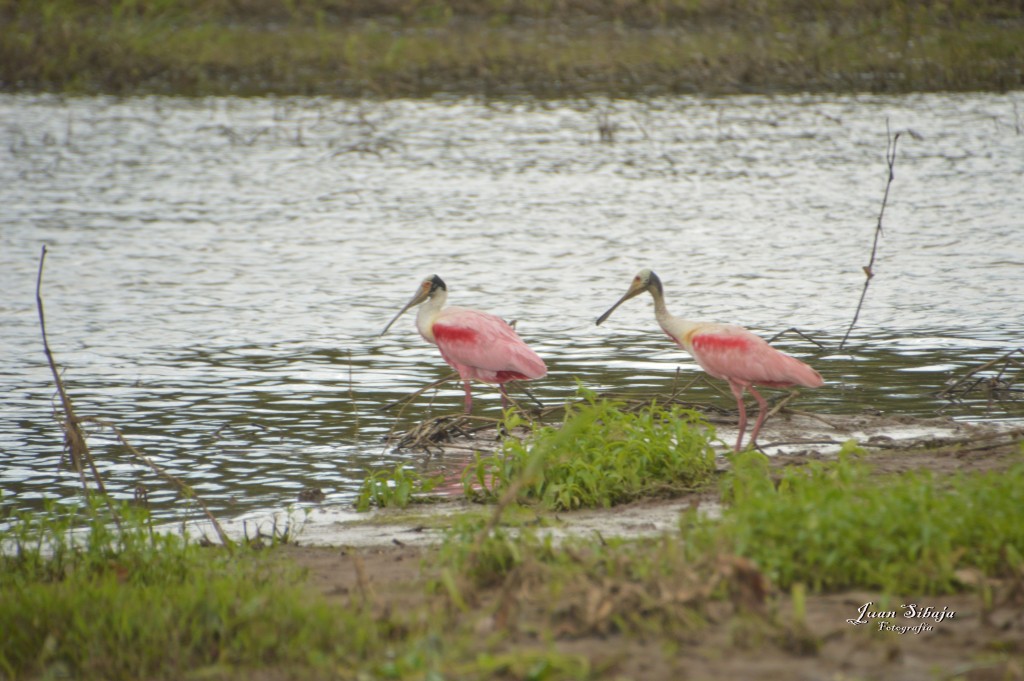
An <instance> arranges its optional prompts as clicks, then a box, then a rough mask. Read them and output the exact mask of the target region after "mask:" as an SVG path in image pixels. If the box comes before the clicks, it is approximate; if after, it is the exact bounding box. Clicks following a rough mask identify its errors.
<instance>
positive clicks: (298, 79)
mask: <svg viewBox="0 0 1024 681" xmlns="http://www.w3.org/2000/svg"><path fill="white" fill-rule="evenodd" d="M1022 86H1024V8H1022V5H1021V2H1020V1H1019V0H989V1H985V0H982V1H979V2H972V3H959V2H927V1H926V2H909V1H908V0H875V1H864V2H844V3H828V2H799V1H797V0H765V1H764V2H759V3H745V2H739V1H738V0H705V1H701V0H661V1H660V2H659V1H654V2H648V1H641V0H632V1H630V0H626V1H624V2H616V3H604V2H596V1H595V0H535V1H530V0H491V1H490V2H486V3H480V2H472V1H470V0H435V1H425V0H376V1H369V0H304V1H303V0H297V1H295V2H288V3H280V2H272V1H271V0H161V1H159V2H146V3H139V2H134V1H131V0H94V1H92V2H87V3H82V2H73V1H72V0H38V1H32V2H30V1H28V0H0V90H3V91H7V92H12V91H52V92H62V93H72V94H99V93H107V94H148V93H158V94H176V95H262V94H280V95H291V94H305V95H317V94H323V95H346V96H347V95H357V96H362V95H369V96H379V97H390V96H430V95H433V94H437V93H451V94H472V95H493V96H502V95H521V94H526V95H533V96H539V97H579V96H589V95H597V94H605V95H614V96H647V95H658V94H673V93H708V94H724V93H738V92H791V91H808V92H853V91H872V92H909V91H928V90H932V91H934V90H965V91H966V90H996V91H1001V90H1012V89H1017V88H1020V87H1022Z"/></svg>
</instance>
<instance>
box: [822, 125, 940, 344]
mask: <svg viewBox="0 0 1024 681" xmlns="http://www.w3.org/2000/svg"><path fill="white" fill-rule="evenodd" d="M904 132H905V133H907V134H908V135H910V136H911V137H913V138H914V139H917V140H919V139H922V137H921V135H919V134H918V133H916V132H914V131H913V130H901V131H899V132H897V133H896V134H895V135H892V134H891V133H890V132H889V121H888V120H887V121H886V122H885V133H886V139H887V140H888V142H887V146H886V149H885V160H886V164H887V165H888V167H889V179H888V180H887V181H886V183H885V194H884V195H883V196H882V208H881V209H880V210H879V211H878V222H877V224H876V225H875V238H874V240H873V242H872V244H871V258H870V259H869V260H868V264H867V265H865V266H864V288H863V290H861V292H860V301H859V302H858V303H857V310H856V311H855V312H854V313H853V320H852V321H851V322H850V326H849V328H848V329H846V335H844V336H843V340H841V341H840V342H839V348H840V349H842V347H843V346H844V345H846V340H847V339H848V338H849V337H850V332H851V331H853V327H854V326H856V325H857V319H858V318H859V317H860V309H861V307H863V306H864V298H865V297H866V296H867V294H868V285H870V284H871V279H872V278H874V276H875V270H874V267H875V256H876V255H877V254H878V239H879V237H881V236H882V218H883V216H884V215H885V207H886V206H887V205H888V203H889V189H890V188H891V187H892V181H893V180H894V179H896V174H895V172H894V168H895V167H896V145H897V143H898V142H899V141H900V135H902V134H903V133H904Z"/></svg>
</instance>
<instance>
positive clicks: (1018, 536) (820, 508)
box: [684, 446, 1024, 594]
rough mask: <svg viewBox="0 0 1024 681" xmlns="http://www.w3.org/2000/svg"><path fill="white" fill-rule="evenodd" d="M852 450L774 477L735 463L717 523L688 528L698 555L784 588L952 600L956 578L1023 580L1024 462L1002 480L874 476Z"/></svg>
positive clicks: (754, 461)
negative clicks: (737, 559)
mask: <svg viewBox="0 0 1024 681" xmlns="http://www.w3.org/2000/svg"><path fill="white" fill-rule="evenodd" d="M868 461H869V460H867V459H864V458H862V457H861V456H859V455H858V454H857V450H856V448H855V447H852V446H849V447H847V448H846V449H845V450H844V452H843V454H842V455H841V456H840V458H839V460H838V461H834V462H828V463H822V462H811V463H809V464H807V465H806V466H802V467H793V468H789V469H786V470H784V471H781V472H779V473H777V474H776V475H778V477H777V478H776V477H774V476H773V473H772V472H771V471H769V468H768V465H767V461H766V460H765V458H764V457H763V456H762V455H760V454H756V453H753V452H745V453H742V454H740V455H737V456H735V457H734V458H733V466H734V468H733V471H732V472H731V474H730V475H729V476H728V478H727V479H726V481H725V483H724V490H723V491H724V496H725V498H726V499H727V500H728V502H729V505H728V506H727V508H726V510H725V512H724V515H723V517H722V518H721V520H715V521H699V520H697V519H696V518H695V517H693V516H692V515H691V516H690V517H689V518H688V519H687V521H686V523H684V525H685V526H686V527H688V528H689V529H687V531H686V532H685V537H686V541H687V542H689V544H690V545H691V547H692V551H693V555H695V556H696V555H703V554H705V553H707V552H728V553H736V554H739V555H742V556H746V557H748V558H750V559H751V560H753V561H754V562H755V563H756V564H757V565H758V566H759V567H760V569H761V570H763V571H764V572H765V574H766V575H767V576H768V577H769V578H770V579H771V580H772V582H774V583H775V584H777V585H779V586H780V587H782V588H788V587H790V586H792V585H795V584H799V583H803V584H807V585H810V586H811V588H813V589H814V590H816V591H822V590H828V591H833V590H839V589H844V588H860V589H881V590H883V591H886V592H889V593H896V594H924V593H929V594H933V593H945V592H952V591H956V590H960V589H963V588H964V584H962V583H961V581H960V580H959V579H958V576H957V571H958V570H963V569H975V570H979V571H981V573H982V574H985V575H987V576H993V577H1005V576H1011V575H1018V576H1019V575H1021V574H1022V571H1024V557H1022V556H1024V523H1021V522H1020V509H1021V508H1024V460H1022V461H1021V462H1020V463H1017V464H1015V465H1014V466H1013V467H1012V468H1010V469H1009V470H1008V471H1005V472H998V473H962V474H956V475H937V474H935V473H932V472H930V471H918V472H909V473H904V474H901V475H887V476H878V475H874V474H872V471H871V467H870V464H869V462H868Z"/></svg>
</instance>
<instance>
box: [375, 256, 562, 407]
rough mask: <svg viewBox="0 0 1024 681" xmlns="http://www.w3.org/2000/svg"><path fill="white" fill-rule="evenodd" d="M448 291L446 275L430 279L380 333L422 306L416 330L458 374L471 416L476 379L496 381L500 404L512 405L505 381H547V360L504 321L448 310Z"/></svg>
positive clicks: (417, 318)
mask: <svg viewBox="0 0 1024 681" xmlns="http://www.w3.org/2000/svg"><path fill="white" fill-rule="evenodd" d="M447 299H448V287H447V286H445V284H444V282H443V281H441V277H439V276H437V275H434V276H432V277H427V278H426V279H424V280H423V283H422V284H420V285H419V287H418V288H417V289H416V293H415V295H413V297H412V300H410V301H409V302H408V303H407V304H406V306H405V307H403V308H402V309H401V310H400V311H399V312H398V314H396V315H395V318H394V319H392V320H391V321H390V322H388V325H387V326H385V327H384V330H383V331H381V332H380V335H382V336H383V335H384V334H385V333H387V330H388V329H390V328H391V325H392V324H394V323H395V321H396V320H397V319H398V318H399V317H401V316H402V314H403V313H404V312H405V311H406V310H408V309H409V308H410V307H415V306H416V305H419V304H420V303H423V306H422V307H421V308H420V309H419V311H418V312H417V313H416V328H417V329H418V330H419V332H420V335H421V336H423V337H424V338H425V339H426V340H428V341H430V342H431V343H433V344H434V345H436V346H437V348H438V350H440V351H441V357H442V358H443V359H444V361H446V362H448V364H450V365H451V367H452V368H453V369H455V370H456V371H457V372H459V376H460V377H461V378H462V381H463V383H464V385H465V389H466V413H467V414H468V413H470V412H471V411H472V408H473V396H472V393H471V391H470V387H469V382H470V381H471V380H474V379H475V380H477V381H483V382H484V383H497V384H498V389H499V390H500V391H501V406H502V408H507V407H508V396H507V395H506V394H505V385H504V384H505V383H507V382H508V381H529V380H532V379H535V378H544V376H546V375H547V373H548V368H547V366H545V365H544V360H542V359H541V358H540V357H538V356H537V353H536V352H534V351H533V350H531V349H530V348H529V347H528V346H527V345H526V343H524V342H523V340H522V339H521V338H520V337H519V336H518V334H516V332H515V330H514V329H513V328H512V327H511V326H509V325H508V324H507V323H506V322H505V320H504V319H502V318H501V317H497V316H495V315H492V314H488V313H486V312H480V311H479V310H470V309H468V308H465V307H444V303H445V300H447Z"/></svg>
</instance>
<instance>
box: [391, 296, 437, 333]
mask: <svg viewBox="0 0 1024 681" xmlns="http://www.w3.org/2000/svg"><path fill="white" fill-rule="evenodd" d="M429 295H430V289H429V288H427V287H424V286H421V287H420V288H418V289H416V295H414V296H413V297H412V300H410V301H409V302H408V303H406V304H405V307H403V308H402V309H401V310H399V311H398V314H396V315H395V316H394V317H393V318H392V319H391V321H390V322H388V325H387V326H385V327H384V330H383V331H381V332H380V335H382V336H383V335H384V334H386V333H387V332H388V329H390V328H391V325H392V324H394V323H395V322H396V321H398V318H399V317H401V316H402V315H403V314H405V312H406V310H408V309H409V308H410V307H415V306H417V305H419V304H420V303H422V302H423V301H424V300H426V299H427V296H429Z"/></svg>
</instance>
